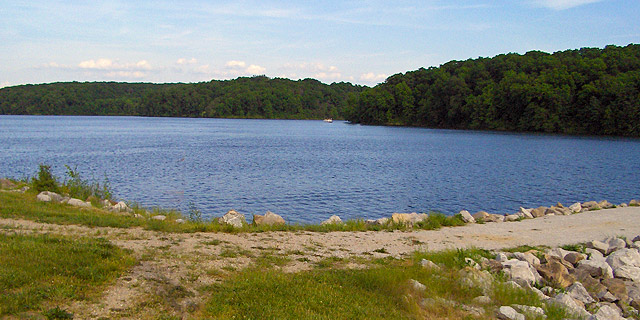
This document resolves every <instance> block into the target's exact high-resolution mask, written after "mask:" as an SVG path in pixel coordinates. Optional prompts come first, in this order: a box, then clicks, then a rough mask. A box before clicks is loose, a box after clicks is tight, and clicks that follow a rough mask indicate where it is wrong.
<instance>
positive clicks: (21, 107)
mask: <svg viewBox="0 0 640 320" xmlns="http://www.w3.org/2000/svg"><path fill="white" fill-rule="evenodd" d="M361 90H362V87H361V86H354V85H352V84H350V83H333V84H331V85H327V84H323V83H321V82H320V81H317V80H313V79H304V80H299V81H293V80H288V79H279V78H276V79H270V78H267V77H265V76H256V77H250V78H238V79H235V80H226V81H216V80H214V81H210V82H202V83H191V84H149V83H117V82H89V83H79V82H61V83H52V84H41V85H23V86H16V87H8V88H3V89H0V114H32V115H35V114H38V115H138V116H158V117H218V118H279V119H322V118H342V117H344V116H343V114H342V112H343V111H344V110H345V108H346V105H347V97H348V94H349V93H359V92H360V91H361Z"/></svg>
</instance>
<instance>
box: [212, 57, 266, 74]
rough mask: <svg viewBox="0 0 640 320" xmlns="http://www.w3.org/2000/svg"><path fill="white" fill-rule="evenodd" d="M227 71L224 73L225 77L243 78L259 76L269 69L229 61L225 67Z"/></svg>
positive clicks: (242, 62) (238, 61)
mask: <svg viewBox="0 0 640 320" xmlns="http://www.w3.org/2000/svg"><path fill="white" fill-rule="evenodd" d="M224 66H225V69H226V71H224V72H222V74H223V75H225V76H242V75H257V74H264V73H265V71H267V68H265V67H262V66H259V65H256V64H251V65H249V66H247V63H246V62H244V61H240V60H231V61H227V63H226V64H225V65H224Z"/></svg>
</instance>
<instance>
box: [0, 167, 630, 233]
mask: <svg viewBox="0 0 640 320" xmlns="http://www.w3.org/2000/svg"><path fill="white" fill-rule="evenodd" d="M2 180H5V179H2ZM28 189H29V188H28V187H23V188H22V189H13V191H17V192H25V191H27V190H28ZM36 200H38V201H42V202H57V203H66V204H69V205H71V206H76V207H91V206H92V201H93V202H96V201H97V203H98V204H99V205H100V206H101V208H102V209H104V210H108V211H111V212H125V213H132V214H134V215H135V216H136V217H138V218H144V216H142V215H140V214H136V213H133V210H132V209H131V208H130V207H129V206H128V205H127V204H126V203H125V202H123V201H120V202H114V201H110V200H106V199H104V200H103V199H87V200H86V201H83V200H80V199H74V198H70V197H66V196H62V195H59V194H57V193H54V192H50V191H43V192H40V193H39V194H38V195H37V196H36ZM629 206H631V207H636V206H640V200H636V199H632V200H630V201H629V202H628V203H621V204H619V205H614V204H612V203H610V202H609V201H607V200H602V201H600V202H596V201H586V202H583V203H580V202H576V203H574V204H572V205H570V206H569V207H565V206H564V205H562V204H561V203H559V202H558V203H557V204H556V205H554V206H550V207H544V206H540V207H537V208H523V207H520V210H519V211H518V212H516V213H512V214H495V213H488V212H486V211H478V212H476V213H474V214H471V213H470V212H469V211H467V210H461V211H460V212H459V213H458V214H457V215H456V216H459V217H460V218H461V220H462V221H464V223H486V222H512V221H520V220H524V219H535V218H540V217H545V216H561V215H571V214H577V213H581V212H587V211H594V210H602V209H612V208H617V207H619V208H624V207H629ZM147 217H148V218H150V219H154V220H162V221H163V220H165V219H166V218H167V217H166V216H165V215H153V214H152V213H151V212H149V211H147ZM428 218H429V214H426V213H415V212H413V213H393V214H392V215H391V217H390V218H387V217H383V218H379V219H367V220H364V222H365V224H367V225H371V226H376V225H377V226H388V225H390V224H395V225H404V226H408V227H412V226H414V225H416V224H419V223H421V222H424V221H426V220H427V219H428ZM214 219H215V220H216V221H217V222H218V223H220V224H225V225H229V226H232V227H233V228H242V227H243V226H245V225H248V224H249V223H248V222H247V219H246V216H245V215H244V214H242V213H239V212H237V211H235V210H229V211H228V212H227V213H226V214H224V215H223V216H222V217H219V218H214ZM176 222H177V223H184V222H185V219H182V218H179V219H176ZM342 223H344V222H343V221H342V219H341V218H340V217H339V216H337V215H333V216H331V217H329V218H328V219H326V220H324V221H322V222H321V223H320V224H321V225H328V224H342ZM251 224H253V225H255V226H262V225H266V226H274V225H285V224H287V222H286V221H285V219H284V218H283V217H282V216H280V215H278V214H275V213H273V212H271V211H267V212H266V214H264V215H260V214H253V221H252V223H251Z"/></svg>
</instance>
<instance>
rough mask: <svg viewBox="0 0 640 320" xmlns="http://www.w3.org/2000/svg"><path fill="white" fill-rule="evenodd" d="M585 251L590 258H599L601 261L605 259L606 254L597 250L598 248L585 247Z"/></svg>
mask: <svg viewBox="0 0 640 320" xmlns="http://www.w3.org/2000/svg"><path fill="white" fill-rule="evenodd" d="M584 251H585V252H586V253H587V255H588V256H589V258H588V259H589V260H599V261H604V260H605V259H604V255H603V254H602V252H600V251H598V250H596V249H592V248H586V249H584Z"/></svg>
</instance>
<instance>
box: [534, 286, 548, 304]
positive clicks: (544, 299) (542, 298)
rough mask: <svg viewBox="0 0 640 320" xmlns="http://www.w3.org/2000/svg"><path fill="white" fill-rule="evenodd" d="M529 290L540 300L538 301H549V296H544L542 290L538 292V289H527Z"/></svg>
mask: <svg viewBox="0 0 640 320" xmlns="http://www.w3.org/2000/svg"><path fill="white" fill-rule="evenodd" d="M529 289H530V290H531V291H533V293H535V294H536V295H537V296H538V297H539V298H540V300H542V301H546V300H549V299H551V298H549V296H547V295H546V294H544V292H542V290H540V289H538V288H536V287H531V288H529Z"/></svg>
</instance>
